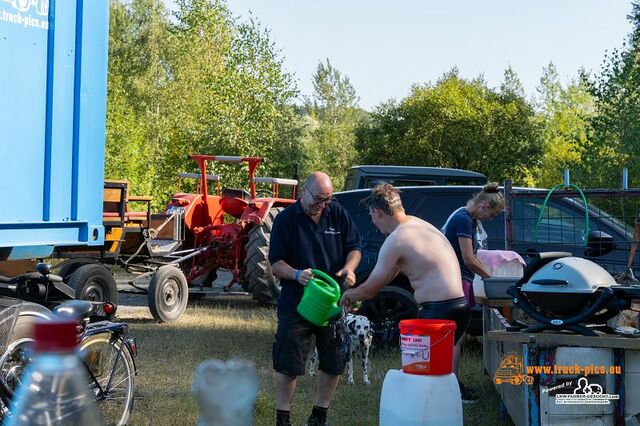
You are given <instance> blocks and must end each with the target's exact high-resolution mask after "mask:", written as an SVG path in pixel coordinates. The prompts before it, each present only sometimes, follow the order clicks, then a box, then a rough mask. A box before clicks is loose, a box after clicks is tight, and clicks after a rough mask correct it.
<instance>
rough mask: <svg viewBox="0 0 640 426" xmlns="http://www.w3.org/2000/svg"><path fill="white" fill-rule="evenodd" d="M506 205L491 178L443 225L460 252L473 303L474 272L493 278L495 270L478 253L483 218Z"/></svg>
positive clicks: (467, 291)
mask: <svg viewBox="0 0 640 426" xmlns="http://www.w3.org/2000/svg"><path fill="white" fill-rule="evenodd" d="M503 209H504V196H503V195H502V193H500V191H499V190H498V184H497V183H496V182H490V183H488V184H486V185H485V186H484V188H482V191H481V192H480V193H478V194H476V195H475V196H474V197H473V198H472V199H470V200H469V201H468V202H467V205H466V206H464V207H460V208H459V209H458V210H456V211H454V212H453V213H452V214H451V216H449V218H448V219H447V222H446V223H445V224H444V226H443V227H442V233H443V234H444V235H445V236H446V237H447V239H448V240H449V242H450V243H451V246H452V247H453V250H454V251H455V252H456V256H457V257H458V262H459V263H460V272H462V287H463V289H464V293H465V295H466V296H467V300H468V302H469V306H474V305H475V300H474V298H473V287H472V285H471V283H472V282H473V276H474V274H478V275H480V276H481V277H483V278H489V277H490V276H491V274H489V272H488V271H487V268H486V267H485V266H484V265H483V264H482V262H480V261H479V260H478V258H477V257H476V253H477V251H478V247H479V245H480V242H479V241H478V236H477V235H478V233H479V232H484V230H483V229H482V225H481V224H480V221H481V220H492V219H493V218H495V217H496V216H497V215H499V214H500V212H502V210H503Z"/></svg>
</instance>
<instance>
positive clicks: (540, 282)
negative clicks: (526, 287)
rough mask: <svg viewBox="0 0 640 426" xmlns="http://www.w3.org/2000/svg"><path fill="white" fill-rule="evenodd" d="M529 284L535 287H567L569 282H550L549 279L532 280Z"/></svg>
mask: <svg viewBox="0 0 640 426" xmlns="http://www.w3.org/2000/svg"><path fill="white" fill-rule="evenodd" d="M531 284H536V285H569V281H567V280H551V279H546V280H533V281H531Z"/></svg>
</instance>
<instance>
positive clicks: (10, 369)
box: [0, 268, 137, 425]
mask: <svg viewBox="0 0 640 426" xmlns="http://www.w3.org/2000/svg"><path fill="white" fill-rule="evenodd" d="M40 269H41V270H42V268H40ZM36 274H39V275H36ZM51 277H53V280H56V279H57V278H59V277H56V276H53V275H49V274H40V273H39V272H35V273H30V274H24V275H22V276H18V277H15V278H11V279H9V278H6V277H2V276H0V283H3V284H7V285H8V286H11V285H16V287H17V288H20V287H22V286H24V285H26V284H25V282H27V281H30V285H32V286H33V285H34V281H35V282H36V283H35V284H36V285H38V284H43V283H42V282H38V281H46V280H50V279H51ZM50 282H57V281H49V283H50ZM59 282H62V280H61V279H60V281H59ZM44 285H45V286H47V285H48V284H47V283H44ZM6 289H7V287H0V349H2V356H0V401H1V402H2V404H3V407H2V412H3V414H4V415H10V411H9V407H10V402H11V399H12V398H13V396H14V392H15V390H16V389H17V387H18V385H19V384H20V383H21V382H20V378H21V376H22V373H23V372H24V370H25V368H26V366H27V365H28V364H29V362H31V358H30V348H31V345H32V344H33V342H34V340H33V337H32V335H31V326H32V325H33V322H34V321H35V319H36V318H41V319H45V320H47V319H50V318H51V317H52V314H55V315H58V316H65V317H70V318H74V319H76V320H78V340H79V344H78V354H79V356H80V358H81V359H82V361H83V363H84V365H85V367H86V370H87V374H88V377H89V379H90V382H89V386H90V388H91V391H92V394H93V395H94V396H95V398H96V401H97V403H98V405H99V407H100V409H101V411H102V413H103V417H104V420H105V423H106V424H107V425H126V424H127V423H128V421H129V417H130V415H131V411H132V409H133V403H134V389H135V380H134V378H135V375H136V374H137V369H136V365H135V361H134V358H135V357H136V355H137V347H136V343H135V340H134V339H133V338H131V337H128V336H127V334H128V331H129V327H128V325H127V324H125V323H120V322H112V321H110V320H108V318H109V317H112V316H113V314H114V313H115V311H116V306H115V305H114V304H112V303H110V302H105V303H96V302H90V301H86V300H70V301H65V302H62V303H59V304H57V305H56V306H55V307H54V308H53V311H51V310H49V309H47V308H46V307H44V306H42V305H40V304H36V303H31V302H26V301H23V300H20V299H15V298H12V297H7V296H3V295H2V293H6ZM3 290H5V291H3ZM10 290H11V289H10ZM45 293H46V292H45Z"/></svg>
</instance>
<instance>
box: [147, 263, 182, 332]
mask: <svg viewBox="0 0 640 426" xmlns="http://www.w3.org/2000/svg"><path fill="white" fill-rule="evenodd" d="M148 297H149V310H150V311H151V315H153V318H155V319H156V320H158V321H161V322H171V321H175V320H177V319H179V318H180V317H181V316H182V313H183V312H184V310H185V309H186V307H187V300H188V298H189V287H188V286H187V279H186V278H185V276H184V274H183V273H182V271H181V270H180V269H179V268H176V267H175V266H172V265H166V266H163V267H161V268H159V269H158V270H157V271H156V273H155V274H153V277H152V278H151V282H150V283H149V293H148Z"/></svg>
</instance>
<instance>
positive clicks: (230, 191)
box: [220, 188, 251, 219]
mask: <svg viewBox="0 0 640 426" xmlns="http://www.w3.org/2000/svg"><path fill="white" fill-rule="evenodd" d="M249 201H251V194H249V193H248V192H247V191H245V190H244V189H234V188H225V189H223V190H222V198H221V199H220V206H221V207H222V211H224V212H225V213H227V214H230V215H231V216H233V217H235V218H236V219H239V218H240V217H241V216H242V213H244V211H245V210H246V208H247V206H248V205H249Z"/></svg>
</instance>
